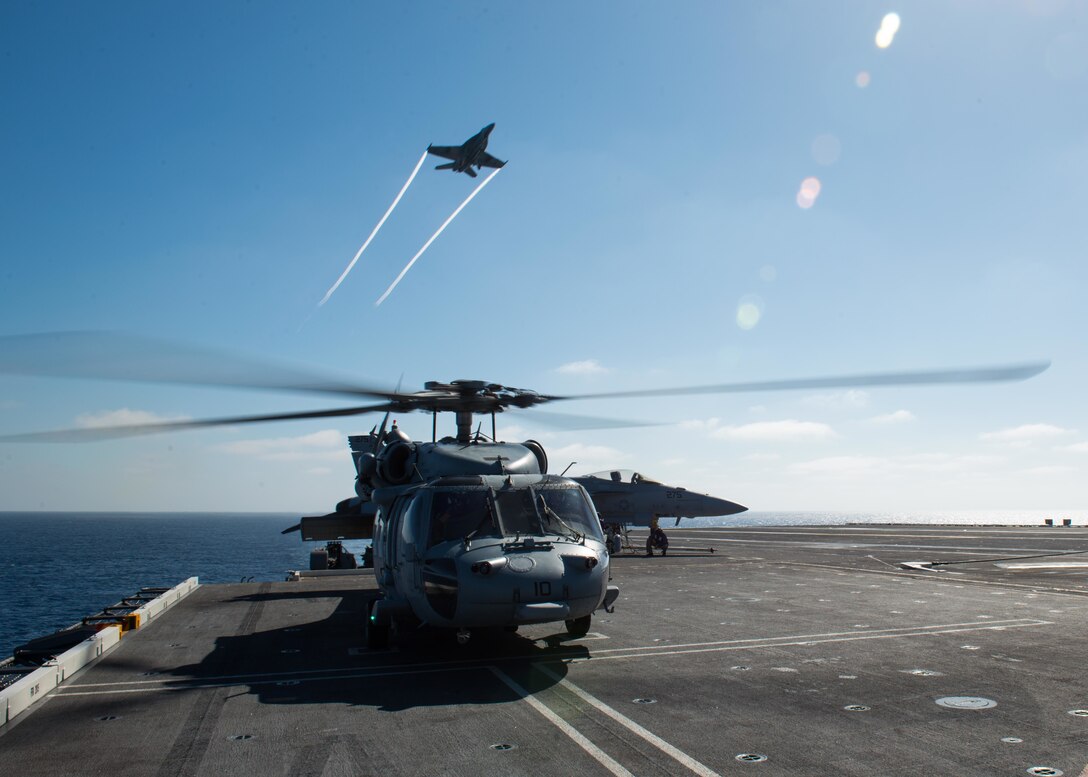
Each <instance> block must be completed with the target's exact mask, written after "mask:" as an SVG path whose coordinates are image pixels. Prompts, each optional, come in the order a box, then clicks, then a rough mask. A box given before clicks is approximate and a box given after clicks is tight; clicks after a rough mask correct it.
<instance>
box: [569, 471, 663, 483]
mask: <svg viewBox="0 0 1088 777" xmlns="http://www.w3.org/2000/svg"><path fill="white" fill-rule="evenodd" d="M586 477H587V478H597V479H598V480H610V481H612V482H613V483H631V484H632V485H636V486H637V485H638V484H639V483H648V484H652V485H657V486H660V485H661V481H660V480H656V479H654V478H650V477H646V476H645V475H643V474H642V473H641V472H635V471H634V470H633V469H613V470H605V471H604V472H591V473H589V474H588V475H586Z"/></svg>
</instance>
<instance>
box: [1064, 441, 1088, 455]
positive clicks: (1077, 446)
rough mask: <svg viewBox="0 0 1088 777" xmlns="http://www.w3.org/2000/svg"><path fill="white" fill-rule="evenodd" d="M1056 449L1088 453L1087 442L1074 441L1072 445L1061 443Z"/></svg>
mask: <svg viewBox="0 0 1088 777" xmlns="http://www.w3.org/2000/svg"><path fill="white" fill-rule="evenodd" d="M1057 450H1059V451H1068V452H1069V453H1088V442H1075V443H1073V444H1072V445H1063V446H1061V447H1060V448H1058V449H1057Z"/></svg>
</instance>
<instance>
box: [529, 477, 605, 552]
mask: <svg viewBox="0 0 1088 777" xmlns="http://www.w3.org/2000/svg"><path fill="white" fill-rule="evenodd" d="M536 493H537V495H538V496H539V497H542V498H543V500H544V504H546V505H547V508H548V509H547V510H546V511H544V512H543V514H542V520H543V523H544V531H545V533H552V532H557V533H565V532H568V531H570V530H571V529H573V530H574V531H575V532H577V533H578V534H585V535H587V536H589V537H594V538H596V539H603V535H602V534H601V522H600V521H599V520H598V519H597V515H596V513H595V512H594V511H593V509H592V508H591V507H590V505H589V502H588V501H587V500H586V497H585V495H584V494H583V493H582V490H581V489H578V488H540V489H537V490H536ZM552 516H555V517H552ZM564 525H565V526H566V527H569V528H564Z"/></svg>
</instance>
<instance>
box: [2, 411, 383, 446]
mask: <svg viewBox="0 0 1088 777" xmlns="http://www.w3.org/2000/svg"><path fill="white" fill-rule="evenodd" d="M388 409H389V405H388V404H381V405H369V406H366V407H343V408H335V409H332V410H312V411H306V412H300V413H275V414H272V415H248V416H233V417H229V418H207V419H201V420H189V421H163V422H162V423H152V424H125V425H123V426H95V427H82V428H76V429H58V430H56V431H51V432H28V433H25V434H8V435H2V436H0V442H96V441H98V440H113V439H119V438H122V437H136V436H139V435H144V434H158V433H159V432H178V431H184V430H186V429H205V428H208V427H214V426H237V425H239V424H259V423H264V422H267V421H297V420H301V419H306V418H337V417H341V416H352V415H361V414H363V413H376V412H381V411H382V410H388Z"/></svg>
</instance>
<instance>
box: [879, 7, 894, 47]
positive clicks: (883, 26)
mask: <svg viewBox="0 0 1088 777" xmlns="http://www.w3.org/2000/svg"><path fill="white" fill-rule="evenodd" d="M897 32H899V14H897V13H890V14H887V15H885V17H884V18H883V19H882V20H881V22H880V29H879V30H877V31H876V45H877V48H880V49H886V48H888V46H890V45H892V41H893V40H895V34H896V33H897Z"/></svg>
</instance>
